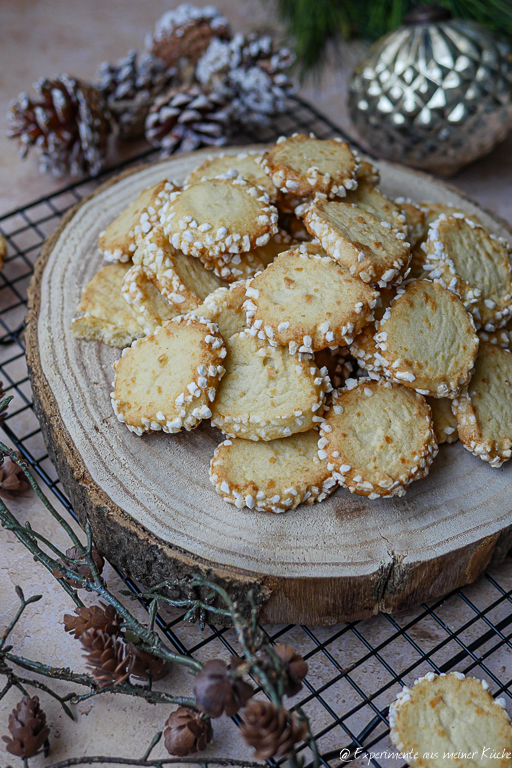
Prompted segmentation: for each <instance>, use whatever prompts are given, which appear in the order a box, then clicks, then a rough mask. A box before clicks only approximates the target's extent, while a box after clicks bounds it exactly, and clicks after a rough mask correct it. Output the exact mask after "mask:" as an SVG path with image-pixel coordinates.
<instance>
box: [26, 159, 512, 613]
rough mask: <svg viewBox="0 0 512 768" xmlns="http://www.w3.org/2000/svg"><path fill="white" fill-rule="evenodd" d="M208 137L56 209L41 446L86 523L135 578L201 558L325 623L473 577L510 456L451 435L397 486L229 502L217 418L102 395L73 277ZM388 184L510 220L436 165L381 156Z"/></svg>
mask: <svg viewBox="0 0 512 768" xmlns="http://www.w3.org/2000/svg"><path fill="white" fill-rule="evenodd" d="M205 154H210V152H209V151H207V152H206V153H204V152H196V153H192V154H189V155H180V156H179V157H176V158H172V159H169V160H166V161H163V162H161V163H155V164H152V165H149V166H146V167H144V168H142V169H136V170H134V171H130V172H127V173H125V174H123V175H122V176H119V177H117V178H116V179H113V180H112V181H109V182H108V183H107V184H105V185H104V186H102V187H100V188H99V189H98V190H97V191H96V192H95V193H94V194H93V195H91V196H90V197H89V198H88V199H86V200H84V201H83V202H82V203H81V204H80V205H78V206H77V207H76V208H75V209H74V210H72V211H70V212H69V213H68V214H67V215H66V216H65V217H64V219H63V221H62V223H61V225H60V226H59V228H58V230H57V232H56V233H55V234H54V235H53V237H51V238H50V239H49V240H48V241H47V242H46V243H45V246H44V248H43V251H42V254H41V256H40V258H39V260H38V262H37V265H36V270H35V274H34V277H33V280H32V284H31V288H30V308H29V313H28V317H27V357H28V363H29V368H30V375H31V381H32V387H33V391H34V401H35V407H36V410H37V413H38V416H39V418H40V420H41V425H42V429H43V434H44V437H45V440H46V444H47V447H48V452H49V454H50V457H51V458H52V460H53V461H54V463H55V465H56V468H57V471H58V473H59V476H60V478H61V480H62V483H63V485H64V488H65V489H66V491H67V493H68V494H69V496H70V498H71V500H72V502H73V504H74V506H75V509H76V511H77V513H78V515H79V516H80V519H81V521H82V523H84V522H85V520H86V519H88V520H90V522H91V525H92V527H93V531H94V534H95V537H96V541H97V544H98V545H99V546H100V547H101V549H102V550H104V551H105V553H106V554H107V556H108V557H109V559H110V560H111V561H112V562H113V563H115V564H117V565H119V566H120V567H121V568H123V569H124V570H125V571H126V572H127V573H128V574H130V575H131V576H132V577H134V578H136V579H138V580H139V581H141V582H142V583H143V584H145V585H150V584H155V583H157V582H160V581H162V580H164V579H171V578H173V579H177V578H182V577H186V576H190V575H192V574H197V573H202V574H206V575H207V576H209V577H211V578H214V579H216V580H218V581H219V582H220V583H222V584H223V585H224V586H225V587H226V588H227V589H228V591H229V592H230V593H231V594H232V595H233V596H234V597H235V598H236V599H238V600H240V601H242V602H243V601H244V600H246V598H247V592H248V590H249V588H251V587H252V588H253V592H254V595H255V597H256V600H257V602H258V604H259V605H260V606H261V611H260V618H261V620H262V621H265V622H279V623H283V622H297V623H298V622H300V623H305V622H307V623H310V624H332V623H334V622H336V621H341V620H348V619H358V618H362V617H366V616H369V615H371V614H373V613H376V612H378V611H387V612H394V611H399V610H401V609H404V608H409V607H411V606H414V605H416V604H418V603H420V602H422V601H424V600H429V599H431V598H434V597H438V596H440V595H442V594H444V593H446V592H448V591H449V590H451V589H453V588H455V587H460V586H462V585H464V584H467V583H468V582H471V581H473V580H474V579H475V578H477V576H478V575H479V574H480V573H482V571H483V570H484V569H485V568H487V567H488V566H489V565H490V564H491V563H492V564H495V563H497V562H499V561H500V560H502V559H503V558H504V557H505V555H506V553H507V552H508V550H509V549H510V547H511V545H512V513H511V508H512V465H511V463H510V462H508V463H507V464H505V465H504V466H503V467H502V468H501V469H500V470H496V469H492V468H491V467H490V466H489V465H488V464H485V463H484V462H482V461H479V460H478V459H477V458H475V457H473V456H471V455H470V454H469V453H468V452H467V451H466V450H464V449H463V447H462V446H461V445H460V443H457V444H455V445H451V446H442V448H441V450H440V452H439V456H438V457H437V459H436V460H435V464H434V467H433V469H432V472H431V473H430V475H429V477H428V478H426V479H425V480H422V481H420V482H417V483H413V485H412V486H411V487H410V488H409V490H408V491H407V495H406V496H405V497H404V498H401V499H390V500H382V501H369V500H367V499H364V498H362V497H358V496H353V495H351V494H350V493H349V492H348V491H345V490H342V489H340V490H338V491H337V492H336V493H335V494H334V495H333V496H332V497H331V498H330V499H328V500H326V501H324V502H322V503H321V504H316V505H313V506H311V507H308V506H303V507H299V508H298V509H297V510H296V511H293V512H289V513H287V514H282V515H272V514H266V513H256V512H251V511H249V510H247V509H244V510H241V511H240V510H237V509H236V508H235V507H233V506H230V505H228V504H226V503H225V502H224V501H223V500H222V499H221V498H220V497H219V496H218V495H217V494H216V493H215V492H214V490H213V488H212V486H211V485H210V482H209V480H208V465H209V461H210V458H211V456H212V454H213V451H214V448H215V446H216V444H217V443H218V442H219V441H220V440H221V434H220V432H219V431H217V430H215V429H212V428H210V427H209V426H200V427H199V428H198V429H197V430H195V431H194V432H192V433H185V434H180V435H174V436H168V435H164V434H162V433H159V434H154V435H149V436H144V437H137V436H136V435H134V434H132V433H131V432H129V431H128V430H127V429H126V428H125V427H124V426H123V425H122V424H120V423H119V422H118V421H117V419H116V417H115V416H114V414H113V412H112V408H111V404H110V397H109V394H110V391H111V382H112V379H113V371H112V363H113V361H114V360H115V359H116V358H117V357H118V355H119V351H118V350H114V349H111V348H109V347H106V346H104V345H101V344H97V343H91V342H85V341H77V340H75V339H73V338H72V336H71V333H70V330H69V325H70V322H71V319H72V317H73V315H74V312H75V308H76V305H77V302H78V300H79V297H80V291H81V288H82V287H83V286H84V285H85V283H86V282H87V281H88V280H90V278H91V277H92V276H93V274H94V273H95V272H96V271H97V270H98V269H99V268H100V266H101V265H102V259H101V257H100V255H99V254H98V251H97V248H96V240H97V236H98V233H99V232H100V231H101V230H103V229H105V227H106V226H107V224H108V223H109V222H110V221H111V220H112V219H113V218H114V217H115V216H116V215H117V214H118V213H119V212H120V211H121V210H122V209H123V208H124V207H125V206H126V205H128V203H129V202H131V201H132V200H133V199H134V198H135V197H136V195H137V194H138V193H139V191H140V190H141V189H142V188H144V187H147V186H149V185H151V184H154V183H155V182H157V181H159V180H160V179H161V178H163V177H167V178H172V179H175V180H176V181H178V182H181V181H182V180H183V178H184V177H185V175H186V174H187V173H188V172H189V171H190V170H191V169H192V168H193V167H195V166H196V165H197V164H199V163H200V162H202V161H203V160H204V157H205ZM378 166H379V168H380V171H381V174H382V185H381V186H382V189H383V191H384V192H385V193H387V194H388V195H390V196H391V197H395V196H398V195H402V196H409V197H411V198H412V199H416V200H425V199H426V200H436V201H441V202H445V203H448V204H451V205H456V206H462V207H463V208H465V209H466V210H468V211H469V212H470V213H475V214H477V215H478V216H480V217H481V218H482V220H483V221H484V223H485V224H486V225H488V226H489V227H490V228H491V229H492V231H493V232H495V233H496V234H497V235H502V236H505V237H509V238H510V235H511V232H510V230H508V228H507V227H506V225H505V224H504V223H503V222H500V221H499V220H497V219H496V218H494V217H492V216H491V215H490V214H488V213H487V212H485V211H483V210H482V209H481V208H479V207H478V206H477V205H476V204H475V203H474V202H472V201H471V200H468V199H466V198H463V197H462V196H461V195H460V194H458V193H457V192H456V191H455V190H454V189H453V188H451V187H449V186H447V185H446V184H443V183H441V182H438V181H435V180H434V179H433V178H431V177H429V176H427V175H425V174H422V173H419V172H413V171H410V170H407V169H405V168H403V167H400V166H395V165H392V164H390V163H386V162H379V163H378Z"/></svg>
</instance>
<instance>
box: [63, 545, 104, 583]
mask: <svg viewBox="0 0 512 768" xmlns="http://www.w3.org/2000/svg"><path fill="white" fill-rule="evenodd" d="M91 555H92V559H93V560H94V563H95V565H96V568H97V569H98V571H99V573H101V572H102V570H103V566H104V565H105V559H104V557H103V555H102V554H101V552H100V551H99V549H96V547H92V549H91ZM81 557H83V555H82V554H81V552H80V551H79V550H78V549H77V547H71V548H70V549H66V558H65V559H62V560H59V562H60V563H62V565H65V566H66V567H67V568H70V569H71V570H73V571H76V572H77V573H78V574H79V576H84V577H85V578H86V579H87V580H90V579H92V571H91V568H90V567H89V566H88V565H86V564H85V563H84V564H83V565H75V563H72V562H71V561H72V560H79V559H80V558H81ZM68 558H69V560H68ZM53 575H54V576H55V578H56V579H65V580H66V581H67V583H68V584H69V585H70V586H71V587H76V588H79V587H81V586H82V585H81V584H80V582H79V581H76V579H72V578H69V579H68V578H66V577H65V575H64V574H63V573H61V572H60V571H58V570H57V569H56V568H54V569H53Z"/></svg>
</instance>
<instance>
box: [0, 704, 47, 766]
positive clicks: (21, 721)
mask: <svg viewBox="0 0 512 768" xmlns="http://www.w3.org/2000/svg"><path fill="white" fill-rule="evenodd" d="M9 731H10V733H11V737H12V738H9V736H3V740H4V741H5V743H6V745H7V746H6V749H7V751H8V752H9V753H10V754H11V755H17V757H23V758H28V757H34V755H38V754H39V753H40V752H41V749H42V747H44V745H45V742H46V741H47V740H48V736H49V735H50V729H49V728H48V726H47V725H46V715H45V713H44V712H43V710H42V709H41V707H40V706H39V699H38V697H37V696H33V697H30V696H24V697H23V698H22V700H21V701H20V703H19V704H18V705H17V706H16V707H15V708H14V709H13V711H12V712H11V714H10V715H9Z"/></svg>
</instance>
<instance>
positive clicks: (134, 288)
mask: <svg viewBox="0 0 512 768" xmlns="http://www.w3.org/2000/svg"><path fill="white" fill-rule="evenodd" d="M121 294H122V296H123V298H124V300H125V301H126V303H127V304H128V305H129V307H130V310H131V312H132V315H133V317H134V318H135V320H136V321H137V323H138V324H139V326H140V327H141V329H142V331H143V332H144V334H145V335H146V336H147V334H148V333H152V332H153V331H156V329H157V328H158V327H159V326H161V325H162V324H163V323H165V322H166V320H172V318H173V317H176V315H178V314H179V312H178V311H177V310H176V308H175V307H174V305H173V304H169V302H168V301H166V300H165V299H164V297H163V296H162V294H161V293H160V291H159V290H158V288H156V287H155V286H154V285H153V282H152V281H151V278H150V277H149V275H148V274H147V272H146V270H145V269H144V267H140V266H133V267H130V269H129V270H128V271H127V272H126V274H125V276H124V279H123V284H122V287H121Z"/></svg>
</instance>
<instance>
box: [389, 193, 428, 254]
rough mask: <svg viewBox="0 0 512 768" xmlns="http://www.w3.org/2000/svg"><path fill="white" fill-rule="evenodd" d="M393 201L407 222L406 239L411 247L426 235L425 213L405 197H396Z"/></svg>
mask: <svg viewBox="0 0 512 768" xmlns="http://www.w3.org/2000/svg"><path fill="white" fill-rule="evenodd" d="M395 203H396V204H397V205H398V206H399V207H400V208H401V210H402V213H403V214H404V216H405V222H406V224H407V239H408V240H409V243H410V244H411V249H412V248H414V246H415V245H416V244H417V243H419V242H420V241H421V240H422V239H423V238H424V237H426V235H427V223H426V222H427V215H426V213H425V211H423V210H422V209H421V208H420V207H419V205H416V203H415V202H413V200H411V199H410V198H406V197H396V198H395Z"/></svg>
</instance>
